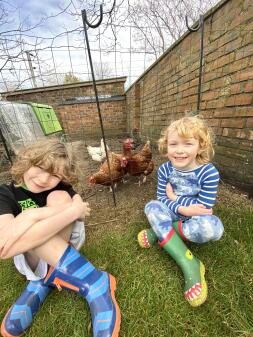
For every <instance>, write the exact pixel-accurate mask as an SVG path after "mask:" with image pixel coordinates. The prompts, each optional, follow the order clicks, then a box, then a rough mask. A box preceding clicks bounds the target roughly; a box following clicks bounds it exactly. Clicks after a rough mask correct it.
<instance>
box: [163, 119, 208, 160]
mask: <svg viewBox="0 0 253 337" xmlns="http://www.w3.org/2000/svg"><path fill="white" fill-rule="evenodd" d="M170 132H177V133H178V135H179V136H180V137H182V138H191V137H193V138H195V139H197V140H198V141H199V147H200V149H199V151H198V154H197V156H196V161H197V163H198V164H207V163H208V162H210V160H211V159H212V158H213V156H214V148H213V143H214V135H213V133H212V131H211V129H210V128H208V126H207V124H206V123H205V121H204V120H203V119H202V118H201V117H200V116H191V117H183V118H180V119H178V120H176V121H174V122H172V123H171V124H170V125H169V126H168V127H167V128H166V129H165V130H164V131H163V132H162V137H161V138H160V139H159V140H158V148H159V151H160V153H161V154H162V155H166V154H167V145H168V144H167V141H168V134H169V133H170Z"/></svg>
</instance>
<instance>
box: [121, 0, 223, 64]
mask: <svg viewBox="0 0 253 337" xmlns="http://www.w3.org/2000/svg"><path fill="white" fill-rule="evenodd" d="M127 1H128V8H127V12H128V19H129V21H130V23H131V24H132V25H133V26H134V27H135V30H134V34H133V35H134V39H135V42H136V43H137V44H138V47H139V48H141V49H142V50H145V51H146V52H149V53H151V54H153V55H154V56H155V58H157V57H159V56H160V55H161V54H162V53H163V52H164V51H165V50H166V49H167V48H168V47H169V45H171V44H172V43H173V42H175V41H176V40H177V39H179V37H180V36H182V34H183V33H184V32H185V31H186V25H185V16H186V15H187V17H188V19H189V21H190V22H194V21H196V20H198V19H199V16H200V14H203V13H205V12H206V11H207V10H208V9H210V8H211V7H212V6H213V5H215V4H216V3H217V2H218V0H194V1H189V0H159V1H156V0H139V1H134V0H132V1H131V0H127Z"/></svg>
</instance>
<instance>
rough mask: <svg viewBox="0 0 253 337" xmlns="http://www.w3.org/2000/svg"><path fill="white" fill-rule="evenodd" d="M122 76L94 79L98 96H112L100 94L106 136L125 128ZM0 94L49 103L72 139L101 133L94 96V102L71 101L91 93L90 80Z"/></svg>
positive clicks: (17, 99)
mask: <svg viewBox="0 0 253 337" xmlns="http://www.w3.org/2000/svg"><path fill="white" fill-rule="evenodd" d="M125 80H126V77H121V78H115V79H109V80H99V81H97V82H96V85H97V91H98V96H104V97H105V96H107V95H109V96H112V97H111V98H104V99H103V98H102V99H101V101H100V110H101V114H102V116H103V125H104V129H105V132H106V135H107V136H114V135H121V134H122V132H125V131H126V109H125V106H126V104H125V96H124V83H125ZM2 95H3V96H5V97H6V99H7V100H9V101H23V102H35V103H41V104H47V105H50V106H52V107H53V108H54V111H55V112H56V114H57V116H58V118H59V120H60V122H61V125H62V127H63V129H64V132H65V133H66V134H67V135H68V136H70V138H71V139H72V140H73V139H74V140H76V139H85V138H86V137H87V138H89V137H93V136H94V137H97V136H99V137H100V135H101V129H100V121H99V116H98V112H97V105H96V102H95V101H94V99H93V102H90V101H87V102H85V103H81V102H78V103H76V101H75V102H74V103H71V102H73V99H74V98H75V97H94V90H93V86H92V83H91V82H80V83H72V84H65V85H58V86H51V87H43V88H35V89H27V90H19V91H16V92H12V93H2ZM69 100H71V101H69ZM115 125H117V128H115Z"/></svg>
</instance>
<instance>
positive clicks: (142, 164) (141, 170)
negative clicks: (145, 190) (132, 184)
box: [124, 140, 154, 185]
mask: <svg viewBox="0 0 253 337" xmlns="http://www.w3.org/2000/svg"><path fill="white" fill-rule="evenodd" d="M124 155H125V157H126V160H127V165H126V168H125V172H126V173H129V174H130V175H131V176H139V185H140V178H141V176H142V175H144V178H143V183H145V182H146V180H147V176H148V175H149V174H150V173H152V171H153V170H154V162H153V161H152V151H151V148H150V141H149V140H148V141H147V142H146V144H145V145H144V147H143V148H142V149H141V150H140V151H139V152H138V153H136V154H132V151H131V149H128V150H126V151H124Z"/></svg>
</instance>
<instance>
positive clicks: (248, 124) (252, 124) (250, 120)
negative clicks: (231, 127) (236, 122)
mask: <svg viewBox="0 0 253 337" xmlns="http://www.w3.org/2000/svg"><path fill="white" fill-rule="evenodd" d="M245 126H246V128H253V118H248V119H247V121H246V125H245Z"/></svg>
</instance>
